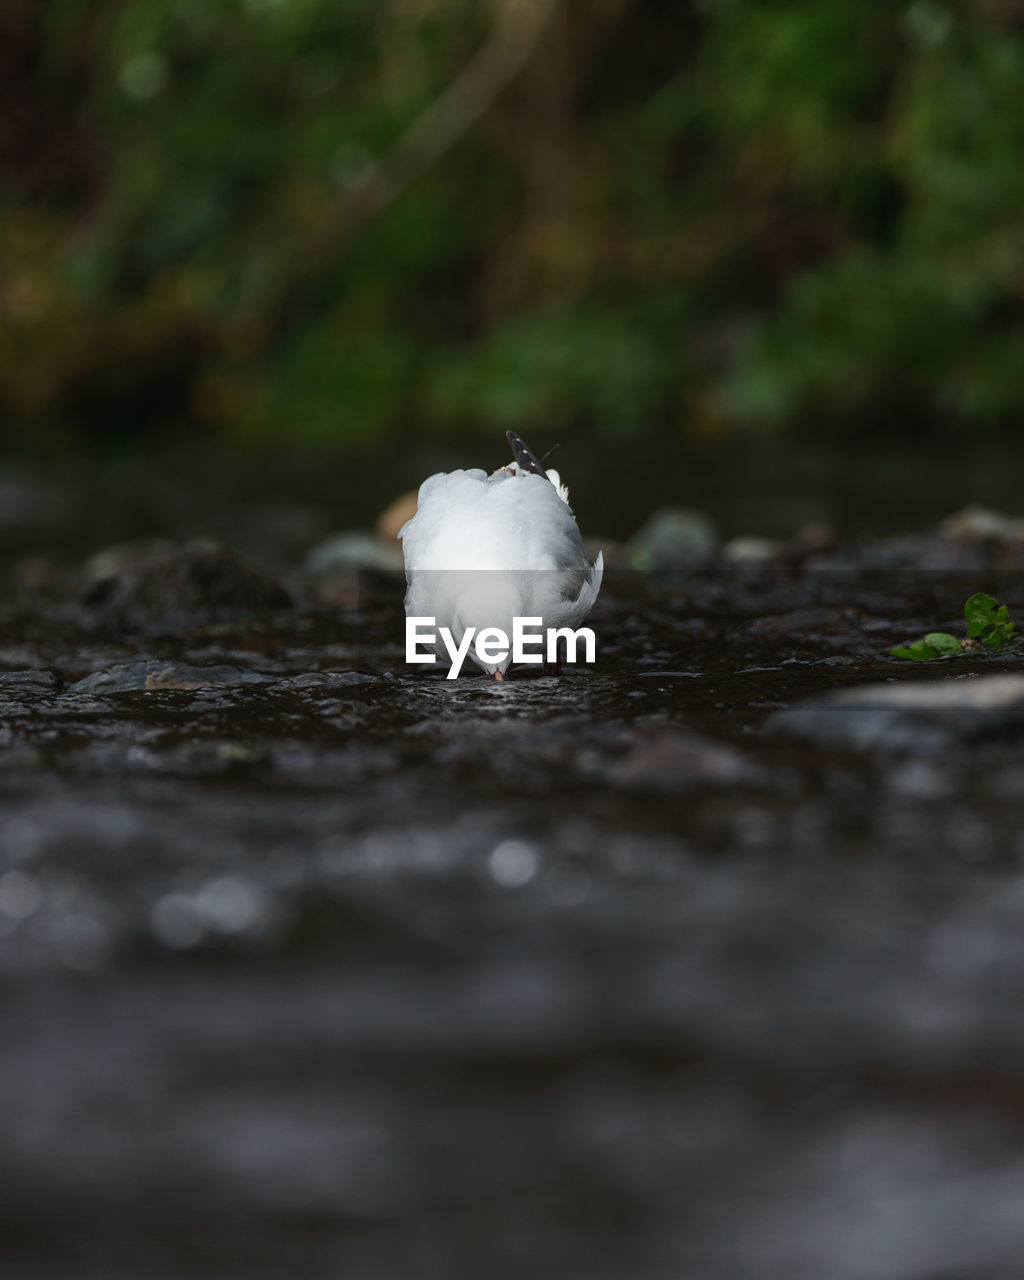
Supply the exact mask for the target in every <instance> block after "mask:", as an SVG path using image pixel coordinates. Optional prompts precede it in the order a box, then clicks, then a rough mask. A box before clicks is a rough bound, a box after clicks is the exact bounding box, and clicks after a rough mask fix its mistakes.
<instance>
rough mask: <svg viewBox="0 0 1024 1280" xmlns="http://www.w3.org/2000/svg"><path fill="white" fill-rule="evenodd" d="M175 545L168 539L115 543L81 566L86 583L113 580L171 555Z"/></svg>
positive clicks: (139, 539)
mask: <svg viewBox="0 0 1024 1280" xmlns="http://www.w3.org/2000/svg"><path fill="white" fill-rule="evenodd" d="M175 550H176V547H175V544H174V543H173V542H171V541H170V540H169V539H168V538H136V539H135V540H134V541H132V542H116V543H115V544H114V545H113V546H112V547H104V548H103V550H102V551H97V552H94V554H93V555H91V556H90V557H89V558H88V560H86V562H85V564H84V565H83V566H82V572H83V573H84V574H85V578H86V581H87V582H88V583H90V584H91V583H94V582H99V581H100V580H101V579H103V578H113V577H114V576H115V575H117V574H119V573H124V572H126V570H129V569H137V568H138V567H139V566H140V565H145V564H148V563H150V561H152V560H156V559H158V558H159V557H161V556H168V555H173V554H174V552H175Z"/></svg>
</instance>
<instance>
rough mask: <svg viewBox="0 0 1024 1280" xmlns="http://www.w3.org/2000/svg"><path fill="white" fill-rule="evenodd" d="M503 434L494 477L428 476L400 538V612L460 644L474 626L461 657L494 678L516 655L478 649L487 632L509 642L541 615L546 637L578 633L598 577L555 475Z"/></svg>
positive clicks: (475, 473) (598, 567) (599, 562)
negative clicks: (426, 621)
mask: <svg viewBox="0 0 1024 1280" xmlns="http://www.w3.org/2000/svg"><path fill="white" fill-rule="evenodd" d="M506 436H507V438H508V442H509V444H510V445H511V446H512V453H513V455H514V457H515V461H513V462H511V463H508V464H507V465H506V466H504V467H501V468H499V470H497V471H495V472H494V473H493V474H492V475H487V474H486V472H484V471H482V470H479V469H477V468H474V469H472V470H468V471H449V472H440V473H438V474H437V475H434V476H430V477H429V479H427V480H424V481H423V483H422V484H421V485H420V491H419V498H418V502H417V510H416V514H415V515H414V516H413V517H412V519H411V520H408V521H406V523H405V524H404V525H403V526H402V528H401V529H400V530H399V532H398V536H399V538H401V540H402V551H403V554H404V557H405V576H406V582H407V584H408V586H407V590H406V596H405V612H406V616H407V617H418V618H422V617H429V618H434V619H435V621H436V624H437V627H438V629H439V630H440V628H442V627H447V628H448V629H449V631H450V633H451V635H452V636H453V638H454V639H455V641H456V642H457V643H458V644H459V645H460V646H461V645H462V643H463V637H464V635H465V633H466V632H467V630H468V629H469V628H470V627H473V628H476V639H473V640H472V641H471V642H470V647H469V649H468V651H467V656H469V657H470V658H472V660H473V661H474V662H475V663H476V665H477V666H479V667H481V668H482V669H483V670H484V671H486V672H488V673H491V674H493V676H494V679H495V680H504V679H505V678H506V676H505V672H506V671H507V670H508V667H509V665H510V663H511V661H512V658H511V655H507V656H505V657H504V658H502V659H500V660H498V661H491V660H489V658H490V657H493V656H494V655H493V651H492V652H491V653H490V654H484V655H482V654H481V653H480V652H478V642H479V639H480V632H481V631H482V630H483V629H485V628H492V627H497V628H499V629H500V630H501V631H502V632H503V633H504V635H506V636H511V635H512V634H513V626H514V624H513V619H515V618H540V619H542V623H541V626H542V628H543V629H545V631H546V629H547V628H550V627H572V628H573V629H575V628H577V627H578V626H579V625H580V623H581V622H582V621H583V619H584V618H585V617H586V616H587V614H588V613H589V612H590V610H591V608H592V607H593V605H594V601H595V600H596V599H597V593H598V591H599V590H600V588H601V577H602V574H603V572H604V559H603V556H602V554H601V553H600V552H598V555H597V559H596V560H595V561H594V562H593V563H591V560H590V557H589V556H588V555H587V552H586V548H585V547H584V545H583V539H582V537H581V536H580V531H579V527H578V526H577V524H576V518H575V517H574V515H573V513H572V510H571V508H570V507H569V490H568V489H567V488H566V487H565V485H564V484H562V480H561V477H560V476H559V474H558V472H557V471H555V470H553V469H552V470H550V471H545V470H544V468H543V467H542V466H541V464H540V463H539V462H538V461H537V459H536V458H535V457H534V455H533V454H532V453H531V452H530V450H529V449H528V448H527V446H526V444H525V443H524V442H523V441H522V440H521V439H520V437H519V436H517V435H516V434H515V433H514V432H512V431H508V432H506ZM534 629H535V628H533V627H531V631H533V630H534ZM435 652H436V653H437V654H438V655H439V656H440V655H441V653H442V652H443V651H442V649H441V648H440V647H438V646H435ZM557 669H558V665H557V663H556V664H555V670H557Z"/></svg>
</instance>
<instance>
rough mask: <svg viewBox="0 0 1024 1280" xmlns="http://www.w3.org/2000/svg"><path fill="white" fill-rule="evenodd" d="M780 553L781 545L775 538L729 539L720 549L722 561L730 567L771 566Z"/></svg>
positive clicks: (745, 537) (746, 537)
mask: <svg viewBox="0 0 1024 1280" xmlns="http://www.w3.org/2000/svg"><path fill="white" fill-rule="evenodd" d="M782 551H783V545H782V543H781V542H778V541H776V539H775V538H755V537H748V536H744V537H738V538H730V539H729V541H728V542H727V543H726V544H725V546H724V547H723V548H722V559H723V561H725V563H726V564H731V565H741V566H746V565H760V564H771V563H772V562H773V561H775V560H778V559H779V558H780V557H781V555H782Z"/></svg>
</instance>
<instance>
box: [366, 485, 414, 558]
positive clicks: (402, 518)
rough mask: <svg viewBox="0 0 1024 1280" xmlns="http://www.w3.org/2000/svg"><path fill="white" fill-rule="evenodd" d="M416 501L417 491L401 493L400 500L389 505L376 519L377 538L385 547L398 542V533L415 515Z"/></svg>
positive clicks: (411, 490)
mask: <svg viewBox="0 0 1024 1280" xmlns="http://www.w3.org/2000/svg"><path fill="white" fill-rule="evenodd" d="M418 500H419V494H418V493H417V491H416V490H415V489H410V490H409V492H408V493H403V494H402V496H401V497H400V498H396V499H395V500H394V502H392V503H389V505H388V506H386V507H385V508H384V510H383V511H382V512H381V513H380V515H379V516H378V517H377V523H376V525H375V529H376V533H377V537H378V538H379V539H380V540H381V542H383V543H384V544H385V545H386V546H392V545H394V544H395V543H396V542H397V541H398V531H399V529H401V527H402V525H403V524H405V522H406V520H411V519H412V518H413V516H414V515H415V514H416V505H417V502H418Z"/></svg>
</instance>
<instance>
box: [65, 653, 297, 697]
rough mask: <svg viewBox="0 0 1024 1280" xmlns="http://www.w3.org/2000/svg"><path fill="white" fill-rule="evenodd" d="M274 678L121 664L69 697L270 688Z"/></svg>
mask: <svg viewBox="0 0 1024 1280" xmlns="http://www.w3.org/2000/svg"><path fill="white" fill-rule="evenodd" d="M273 680H274V677H273V676H268V675H264V674H263V673H262V672H260V671H245V670H243V669H242V668H241V667H229V666H212V667H193V666H189V665H188V664H187V663H184V662H161V661H160V660H159V659H155V658H150V659H148V660H146V661H144V662H121V663H118V664H117V665H116V666H113V667H106V668H105V669H104V670H103V671H94V672H93V674H92V675H91V676H86V677H85V678H84V679H82V680H78V681H76V682H75V683H74V684H72V685H69V686H68V688H67V690H66V692H67V693H69V694H87V695H91V696H93V697H96V696H99V697H102V696H104V695H105V694H109V693H138V692H141V691H143V690H147V689H148V690H157V689H204V688H207V687H208V686H210V685H222V686H223V685H241V684H269V683H271V682H272V681H273Z"/></svg>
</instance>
